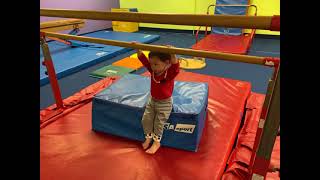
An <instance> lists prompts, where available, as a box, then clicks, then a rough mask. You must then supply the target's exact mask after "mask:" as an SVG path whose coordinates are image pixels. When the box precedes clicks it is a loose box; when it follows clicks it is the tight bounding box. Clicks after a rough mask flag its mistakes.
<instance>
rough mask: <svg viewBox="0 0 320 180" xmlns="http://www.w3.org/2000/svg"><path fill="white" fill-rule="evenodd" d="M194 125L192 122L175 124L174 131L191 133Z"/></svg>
mask: <svg viewBox="0 0 320 180" xmlns="http://www.w3.org/2000/svg"><path fill="white" fill-rule="evenodd" d="M195 127H196V125H192V124H177V125H176V128H175V129H174V131H176V132H182V133H189V134H192V133H193V131H194V128H195Z"/></svg>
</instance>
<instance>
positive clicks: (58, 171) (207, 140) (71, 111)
mask: <svg viewBox="0 0 320 180" xmlns="http://www.w3.org/2000/svg"><path fill="white" fill-rule="evenodd" d="M144 75H148V73H145V74H144ZM176 80H178V81H192V82H206V83H208V85H209V99H208V111H207V112H208V114H207V118H206V122H205V128H204V131H203V134H202V138H201V142H200V146H199V150H198V152H196V153H195V152H188V151H183V150H177V149H172V148H167V147H162V148H160V149H159V151H158V152H157V153H156V154H155V155H148V154H146V153H145V152H144V151H143V150H142V148H141V145H140V143H139V142H137V141H132V140H128V139H124V138H120V137H115V136H112V135H107V134H102V133H97V132H94V131H92V130H91V112H92V103H91V102H92V101H91V100H92V97H93V95H94V94H97V93H98V92H100V91H101V90H102V89H104V88H106V87H107V86H109V85H110V84H112V83H114V82H115V81H116V79H112V78H105V79H103V80H101V81H99V82H97V83H96V84H93V85H91V86H89V87H87V88H85V89H83V90H82V91H80V92H79V93H76V94H75V95H74V96H71V97H69V98H68V99H65V100H64V103H65V104H66V105H67V110H65V111H64V112H62V113H60V114H58V115H55V116H54V117H53V118H49V117H50V116H52V114H57V111H56V110H54V106H51V107H48V108H47V109H45V110H43V111H41V112H40V119H41V121H40V176H41V179H42V180H48V179H52V180H53V179H58V180H63V179H68V180H72V179H75V180H87V179H95V180H106V179H110V180H113V179H117V180H140V179H146V180H149V179H152V180H171V179H172V180H177V179H179V180H180V179H183V180H189V179H190V180H194V179H197V180H206V179H208V180H209V179H210V180H215V179H221V177H222V174H223V173H224V170H225V167H226V164H227V161H228V159H229V155H230V153H231V151H232V148H233V145H234V142H235V139H236V137H237V135H238V132H239V128H240V123H241V119H242V117H243V114H244V110H245V106H246V100H247V99H248V97H249V95H250V94H251V84H250V83H248V82H244V81H238V80H232V79H226V78H219V77H214V76H208V75H202V74H196V73H190V72H181V73H180V74H179V75H178V76H177V79H176ZM106 111H107V109H106ZM58 113H59V112H58Z"/></svg>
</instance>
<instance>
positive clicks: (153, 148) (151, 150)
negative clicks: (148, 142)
mask: <svg viewBox="0 0 320 180" xmlns="http://www.w3.org/2000/svg"><path fill="white" fill-rule="evenodd" d="M160 146H161V145H160V142H157V141H154V142H153V144H152V146H151V147H150V148H149V149H148V150H147V151H146V153H148V154H154V153H156V152H157V150H158V149H159V148H160Z"/></svg>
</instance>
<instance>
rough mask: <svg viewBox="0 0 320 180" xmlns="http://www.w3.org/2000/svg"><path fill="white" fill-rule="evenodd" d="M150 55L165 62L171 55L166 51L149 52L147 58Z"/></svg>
mask: <svg viewBox="0 0 320 180" xmlns="http://www.w3.org/2000/svg"><path fill="white" fill-rule="evenodd" d="M152 57H158V58H159V59H160V60H161V61H162V62H165V61H167V60H169V61H170V59H171V55H170V54H168V53H161V52H150V53H149V58H152Z"/></svg>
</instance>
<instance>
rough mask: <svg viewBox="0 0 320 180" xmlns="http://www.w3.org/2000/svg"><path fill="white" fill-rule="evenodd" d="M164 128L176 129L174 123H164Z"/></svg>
mask: <svg viewBox="0 0 320 180" xmlns="http://www.w3.org/2000/svg"><path fill="white" fill-rule="evenodd" d="M164 129H172V130H174V125H172V124H171V125H170V123H164Z"/></svg>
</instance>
